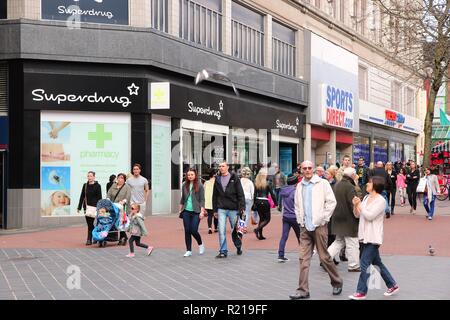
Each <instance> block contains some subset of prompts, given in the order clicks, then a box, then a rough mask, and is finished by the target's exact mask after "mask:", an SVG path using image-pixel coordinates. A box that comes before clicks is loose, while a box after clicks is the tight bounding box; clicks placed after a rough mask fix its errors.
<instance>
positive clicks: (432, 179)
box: [423, 168, 440, 220]
mask: <svg viewBox="0 0 450 320" xmlns="http://www.w3.org/2000/svg"><path fill="white" fill-rule="evenodd" d="M425 178H426V180H427V184H426V186H425V192H424V193H423V206H424V207H425V211H426V212H427V219H428V220H433V216H434V203H435V201H436V196H437V195H438V194H439V193H440V189H439V182H438V178H437V176H436V175H434V174H431V170H430V168H426V169H425Z"/></svg>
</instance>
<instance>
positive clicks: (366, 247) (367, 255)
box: [356, 243, 396, 294]
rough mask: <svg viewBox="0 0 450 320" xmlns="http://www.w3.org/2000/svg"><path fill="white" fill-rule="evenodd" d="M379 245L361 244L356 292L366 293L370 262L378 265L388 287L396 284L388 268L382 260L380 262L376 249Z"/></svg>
mask: <svg viewBox="0 0 450 320" xmlns="http://www.w3.org/2000/svg"><path fill="white" fill-rule="evenodd" d="M379 247H380V246H379V245H377V244H372V243H367V244H362V249H361V250H362V253H361V259H360V261H359V264H360V266H361V274H360V275H359V280H358V287H357V289H356V292H358V293H362V294H367V291H368V287H367V282H368V281H369V278H370V273H369V272H368V269H369V266H370V265H371V264H372V265H374V266H376V267H378V271H379V272H380V274H381V277H382V278H383V280H384V283H386V286H387V287H388V288H392V287H393V286H395V284H396V282H395V280H394V278H392V276H391V274H390V273H389V270H388V269H387V268H386V267H385V265H384V264H383V262H381V258H380V252H379V251H378V249H379Z"/></svg>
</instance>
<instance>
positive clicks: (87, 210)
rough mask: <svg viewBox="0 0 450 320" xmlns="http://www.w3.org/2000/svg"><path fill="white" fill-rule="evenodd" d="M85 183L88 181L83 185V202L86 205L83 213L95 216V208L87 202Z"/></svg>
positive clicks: (87, 215)
mask: <svg viewBox="0 0 450 320" xmlns="http://www.w3.org/2000/svg"><path fill="white" fill-rule="evenodd" d="M87 184H88V183H87V182H86V184H85V187H84V204H85V205H86V208H85V209H84V215H85V216H86V217H89V218H96V217H97V208H96V207H94V206H90V205H88V204H87Z"/></svg>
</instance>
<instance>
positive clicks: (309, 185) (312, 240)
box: [289, 161, 342, 300]
mask: <svg viewBox="0 0 450 320" xmlns="http://www.w3.org/2000/svg"><path fill="white" fill-rule="evenodd" d="M301 170H302V173H303V180H302V182H300V183H299V184H298V185H297V189H296V191H295V214H296V216H297V222H298V223H299V224H300V277H299V286H298V289H297V291H296V292H295V293H294V294H291V295H290V296H289V297H290V298H291V299H294V300H297V299H308V298H309V285H308V275H309V266H310V263H311V257H312V253H313V249H314V245H315V246H316V248H317V252H318V254H319V258H320V262H321V263H322V265H323V268H324V269H325V270H326V272H327V273H328V275H329V276H330V280H331V286H332V287H333V295H339V294H341V293H342V279H341V277H340V276H339V274H338V272H337V269H336V266H335V264H334V262H333V259H332V258H331V256H330V254H329V253H328V251H327V239H328V226H327V224H328V221H329V220H330V218H331V215H332V214H333V211H334V208H335V207H336V198H335V197H334V193H333V190H332V189H331V186H330V183H329V182H328V181H327V180H325V179H321V178H319V177H318V176H317V175H315V174H314V166H313V164H312V162H311V161H304V162H303V163H302V165H301ZM313 195H314V196H313Z"/></svg>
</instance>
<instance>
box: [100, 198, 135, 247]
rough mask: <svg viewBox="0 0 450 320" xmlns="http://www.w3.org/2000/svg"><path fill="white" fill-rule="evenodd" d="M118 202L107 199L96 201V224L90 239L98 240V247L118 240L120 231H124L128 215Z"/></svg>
mask: <svg viewBox="0 0 450 320" xmlns="http://www.w3.org/2000/svg"><path fill="white" fill-rule="evenodd" d="M123 209H124V208H123V206H122V205H121V204H119V203H113V202H111V200H109V199H101V200H99V201H98V202H97V218H96V221H97V223H96V226H95V228H94V230H92V240H94V241H96V242H98V246H99V247H106V243H107V242H118V241H119V233H120V231H124V229H125V228H126V227H127V223H128V224H129V221H128V217H127V215H126V213H125V210H123Z"/></svg>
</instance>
